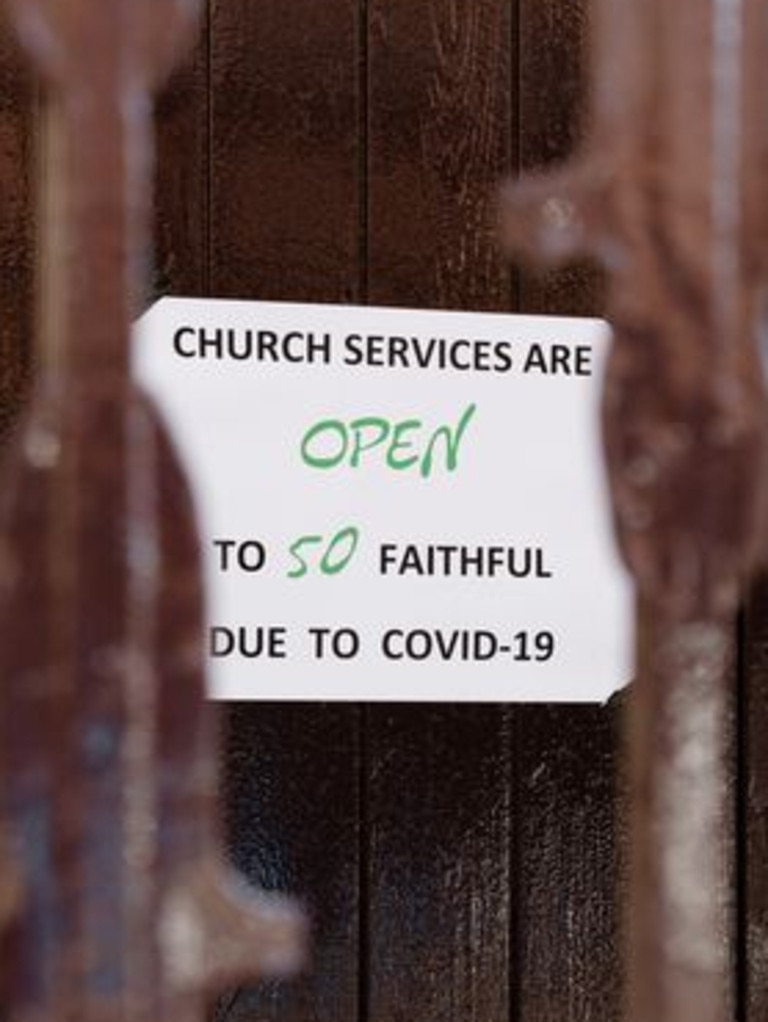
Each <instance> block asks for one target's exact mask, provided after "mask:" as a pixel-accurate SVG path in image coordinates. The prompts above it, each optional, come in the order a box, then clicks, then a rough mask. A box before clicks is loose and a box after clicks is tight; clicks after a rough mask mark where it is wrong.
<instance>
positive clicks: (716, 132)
mask: <svg viewBox="0 0 768 1022" xmlns="http://www.w3.org/2000/svg"><path fill="white" fill-rule="evenodd" d="M766 52H768V4H767V3H766V2H765V0H712V2H711V3H701V2H700V0H674V2H672V3H671V2H669V0H597V2H596V6H595V10H594V31H593V53H592V67H593V97H592V118H591V132H590V135H589V137H588V141H587V145H586V149H585V152H584V153H583V154H582V155H581V156H580V157H579V158H578V159H577V160H576V161H575V163H574V165H573V166H571V167H568V168H565V169H564V170H562V171H559V172H555V173H554V174H553V175H551V176H549V177H544V178H539V179H532V180H530V181H528V182H523V183H522V184H520V185H518V186H512V187H510V190H509V192H508V194H507V196H506V202H505V210H504V227H505V231H506V235H507V241H508V243H509V245H510V248H511V249H512V250H514V251H516V252H518V253H520V254H522V255H523V256H529V257H531V258H536V259H539V260H541V259H544V260H549V261H556V260H559V259H562V258H568V257H570V256H572V255H576V254H587V255H591V256H594V257H596V258H598V259H599V260H601V261H602V262H603V264H604V266H605V267H606V269H607V272H608V276H609V284H610V288H609V291H610V302H609V318H610V319H611V321H612V324H613V327H614V342H613V347H612V353H611V355H610V359H609V364H608V368H607V375H606V379H605V391H604V402H603V422H604V438H605V449H606V456H607V465H608V475H609V481H610V488H611V495H612V501H613V509H614V521H615V526H616V532H617V536H618V541H619V546H620V549H621V552H622V554H623V556H624V559H625V561H626V563H627V565H628V567H629V569H630V570H631V572H632V573H633V575H634V578H635V580H636V584H637V590H638V596H639V605H640V614H639V617H640V627H639V629H638V637H639V644H638V645H639V656H638V678H637V682H636V685H635V691H634V693H633V697H632V700H631V703H632V710H631V721H630V727H629V730H630V735H629V745H630V759H631V763H632V770H631V797H632V805H631V813H632V826H631V849H630V892H629V905H628V909H627V926H626V930H627V935H628V948H627V953H628V969H629V984H628V987H629V992H628V1004H629V1007H628V1017H629V1019H630V1020H631V1022H723V1020H724V1019H725V1017H726V1014H727V1010H728V1008H727V999H728V993H727V992H728V987H729V982H728V975H727V974H728V947H727V939H725V938H724V932H725V931H726V926H725V924H726V920H725V919H724V914H725V911H726V910H725V908H724V905H723V899H722V891H723V887H724V883H725V877H724V863H723V855H722V833H723V827H724V826H725V823H724V820H725V814H726V812H727V789H726V777H725V763H724V755H725V748H726V738H727V716H728V714H727V705H728V686H729V683H730V680H731V677H732V669H731V650H732V647H733V644H734V642H735V630H734V628H733V624H734V616H735V612H736V610H737V606H738V601H739V596H740V591H741V589H742V587H743V585H744V583H745V581H746V580H747V578H748V576H749V574H750V572H751V571H752V569H753V566H754V564H755V561H756V557H757V551H758V546H759V543H760V542H761V539H763V536H762V530H763V528H764V526H765V504H766V484H767V483H768V476H767V473H766V467H768V466H767V465H766V447H767V445H766V440H767V439H768V434H767V432H766V423H767V421H768V420H767V418H766V396H765V387H764V379H763V369H762V365H761V359H760V355H759V352H758V344H757V334H758V326H759V320H760V317H761V315H762V312H763V310H762V307H761V303H762V301H763V293H764V287H765V281H766V270H767V268H768V267H767V266H766V260H767V259H768V244H767V242H768V174H767V173H766V171H767V170H768V116H767V114H768V111H767V110H766V100H765V97H766V96H768V61H766V59H765V54H766Z"/></svg>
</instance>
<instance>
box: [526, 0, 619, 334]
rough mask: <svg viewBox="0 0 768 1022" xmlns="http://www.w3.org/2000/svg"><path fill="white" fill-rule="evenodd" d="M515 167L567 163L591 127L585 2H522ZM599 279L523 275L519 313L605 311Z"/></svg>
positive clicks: (580, 271) (580, 270)
mask: <svg viewBox="0 0 768 1022" xmlns="http://www.w3.org/2000/svg"><path fill="white" fill-rule="evenodd" d="M519 5H520V77H519V127H520V143H519V155H520V169H521V170H522V171H523V172H525V173H533V172H535V171H537V170H541V169H543V168H544V167H547V166H552V165H553V164H558V163H560V162H562V161H564V160H566V159H567V158H568V157H569V156H571V155H572V154H574V153H575V152H576V150H577V148H578V145H579V142H580V140H581V138H582V136H583V133H584V132H585V131H586V130H587V128H588V123H587V122H588V114H587V112H586V109H585V108H586V106H587V104H586V102H585V92H586V80H587V77H588V71H587V70H586V67H585V64H586V58H587V56H588V49H589V23H588V14H589V3H588V2H587V0H574V2H572V3H567V4H564V3H561V2H560V0H519ZM601 285H602V278H601V276H600V274H598V273H597V272H596V271H595V269H594V267H590V266H587V265H586V264H584V265H577V266H568V267H565V268H563V269H560V270H556V271H551V272H539V273H526V274H524V275H523V276H522V280H521V286H520V300H521V310H522V311H525V312H529V313H534V314H542V315H553V314H559V315H566V314H567V315H573V316H590V315H595V314H599V313H600V311H601V309H602V304H603V297H602V287H601Z"/></svg>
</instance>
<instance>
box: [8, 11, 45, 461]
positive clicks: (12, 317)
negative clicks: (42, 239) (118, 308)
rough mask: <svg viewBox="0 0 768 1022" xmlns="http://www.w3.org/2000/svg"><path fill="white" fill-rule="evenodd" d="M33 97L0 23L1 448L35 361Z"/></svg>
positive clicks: (17, 58) (26, 78)
mask: <svg viewBox="0 0 768 1022" xmlns="http://www.w3.org/2000/svg"><path fill="white" fill-rule="evenodd" d="M35 114H36V97H35V90H34V88H33V85H32V82H31V77H30V75H29V74H28V73H27V71H26V70H25V67H24V61H23V60H22V57H21V56H20V54H19V53H18V52H17V50H16V47H15V44H14V43H13V42H12V41H11V37H10V32H9V30H8V28H7V26H6V24H5V23H4V22H2V23H0V443H2V441H3V440H4V439H5V437H6V436H7V433H8V430H9V429H10V428H11V426H12V424H13V423H14V421H15V420H16V419H17V417H18V414H19V411H20V409H21V407H22V404H23V402H24V398H25V396H26V394H27V392H28V390H29V384H30V380H31V375H32V369H33V365H34V362H35V352H34V348H33V341H34V325H35V324H34V320H35V317H34V291H35V286H34V268H33V263H34V249H35V245H34V240H35V214H34V211H33V201H34V200H33V191H34V179H35V169H36V161H35Z"/></svg>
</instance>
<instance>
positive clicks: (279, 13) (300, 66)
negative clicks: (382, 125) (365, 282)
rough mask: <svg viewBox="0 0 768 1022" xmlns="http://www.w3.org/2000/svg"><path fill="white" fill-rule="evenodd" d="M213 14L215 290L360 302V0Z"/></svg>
mask: <svg viewBox="0 0 768 1022" xmlns="http://www.w3.org/2000/svg"><path fill="white" fill-rule="evenodd" d="M211 11H212V18H211V32H212V35H211V54H212V68H211V70H212V95H211V127H212V136H211V141H212V147H213V149H212V156H213V169H214V173H213V176H212V178H211V246H212V254H213V265H214V268H215V272H214V277H213V280H212V284H213V289H214V293H215V294H216V295H217V296H218V297H222V298H224V297H234V298H262V299H284V300H300V301H322V302H331V301H349V300H353V299H354V298H355V297H356V293H357V286H358V272H357V269H358V258H357V257H358V245H359V231H358V226H359V225H358V213H359V198H358V192H359V162H360V158H361V152H360V148H359V145H360V143H359V135H358V127H359V119H360V108H359V106H358V88H357V85H358V63H357V62H358V59H359V53H358V42H359V31H358V28H359V26H358V20H357V5H356V3H355V0H323V2H322V3H318V2H316V0H291V2H290V3H277V2H270V3H258V4H254V3H252V2H250V0H212V8H211Z"/></svg>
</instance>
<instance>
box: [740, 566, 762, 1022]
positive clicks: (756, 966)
mask: <svg viewBox="0 0 768 1022" xmlns="http://www.w3.org/2000/svg"><path fill="white" fill-rule="evenodd" d="M740 681H741V686H740V687H741V693H740V694H741V699H740V705H739V725H740V743H739V756H738V761H739V767H740V778H739V779H740V791H739V806H738V810H739V812H738V825H739V830H738V839H739V854H740V860H741V861H740V872H739V886H738V896H739V924H740V939H739V945H738V952H739V963H738V964H739V980H740V995H741V1005H740V1007H741V1010H742V1014H741V1015H740V1016H739V1018H740V1019H743V1020H744V1022H762V1020H763V1019H764V1018H765V1017H766V1014H767V1013H768V871H766V862H768V742H766V740H765V735H766V730H767V729H768V574H766V572H765V570H763V573H762V575H761V577H760V578H759V579H758V581H757V582H756V583H755V585H754V586H753V587H752V591H751V593H750V595H749V599H748V601H747V608H746V612H745V615H744V629H743V634H742V677H741V679H740Z"/></svg>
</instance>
